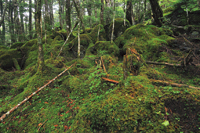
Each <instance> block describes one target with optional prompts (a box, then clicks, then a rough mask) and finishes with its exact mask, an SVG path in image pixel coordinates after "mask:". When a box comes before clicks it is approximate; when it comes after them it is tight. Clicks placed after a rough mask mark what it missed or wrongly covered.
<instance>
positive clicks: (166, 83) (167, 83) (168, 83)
mask: <svg viewBox="0 0 200 133" xmlns="http://www.w3.org/2000/svg"><path fill="white" fill-rule="evenodd" d="M150 81H151V82H154V83H161V84H164V85H172V86H175V87H188V88H190V89H197V90H200V88H199V87H194V86H190V85H186V84H178V83H171V82H167V81H163V80H154V79H151V80H150Z"/></svg>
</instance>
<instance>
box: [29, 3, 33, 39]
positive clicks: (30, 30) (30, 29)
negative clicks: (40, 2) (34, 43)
mask: <svg viewBox="0 0 200 133" xmlns="http://www.w3.org/2000/svg"><path fill="white" fill-rule="evenodd" d="M28 28H29V38H30V39H32V0H29V25H28Z"/></svg>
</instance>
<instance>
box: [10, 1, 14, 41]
mask: <svg viewBox="0 0 200 133" xmlns="http://www.w3.org/2000/svg"><path fill="white" fill-rule="evenodd" d="M9 17H10V19H9V32H10V36H11V44H13V43H14V42H15V37H14V21H13V1H11V0H10V3H9Z"/></svg>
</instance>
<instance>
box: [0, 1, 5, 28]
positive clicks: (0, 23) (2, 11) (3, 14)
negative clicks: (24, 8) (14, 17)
mask: <svg viewBox="0 0 200 133" xmlns="http://www.w3.org/2000/svg"><path fill="white" fill-rule="evenodd" d="M1 7H2V8H1V20H0V27H1V25H2V23H4V17H5V13H6V9H7V0H6V1H5V6H4V8H3V1H2V0H1Z"/></svg>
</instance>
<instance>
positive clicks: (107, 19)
mask: <svg viewBox="0 0 200 133" xmlns="http://www.w3.org/2000/svg"><path fill="white" fill-rule="evenodd" d="M105 2H106V8H107V12H106V14H105V15H106V24H109V23H110V14H111V12H110V7H111V6H110V5H111V4H110V0H105Z"/></svg>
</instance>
